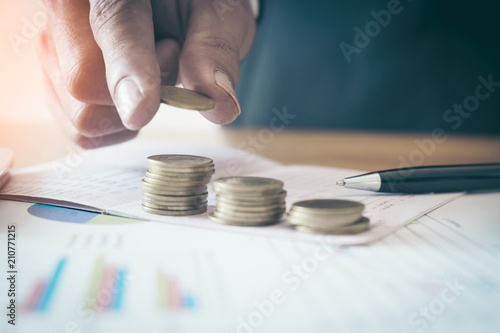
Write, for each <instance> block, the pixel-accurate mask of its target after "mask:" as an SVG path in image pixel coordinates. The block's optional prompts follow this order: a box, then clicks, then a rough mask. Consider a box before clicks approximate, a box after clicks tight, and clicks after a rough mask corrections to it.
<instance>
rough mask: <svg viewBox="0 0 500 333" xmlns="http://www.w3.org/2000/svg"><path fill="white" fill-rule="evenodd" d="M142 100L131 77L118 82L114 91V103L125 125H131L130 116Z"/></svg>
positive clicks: (139, 91) (128, 126)
mask: <svg viewBox="0 0 500 333" xmlns="http://www.w3.org/2000/svg"><path fill="white" fill-rule="evenodd" d="M141 100H142V93H141V90H140V89H139V87H138V86H137V84H136V83H135V82H134V80H132V79H123V80H121V81H120V83H118V86H117V87H116V93H115V104H116V108H117V109H118V113H119V114H120V118H121V120H122V122H123V124H124V125H125V127H127V128H130V127H133V124H130V118H131V117H132V115H133V113H134V111H135V110H136V109H137V107H138V106H139V103H141Z"/></svg>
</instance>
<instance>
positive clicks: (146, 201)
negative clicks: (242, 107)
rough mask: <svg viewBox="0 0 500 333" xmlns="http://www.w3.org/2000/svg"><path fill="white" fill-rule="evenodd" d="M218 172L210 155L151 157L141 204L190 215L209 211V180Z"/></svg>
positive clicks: (163, 212) (154, 210) (160, 211)
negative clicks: (208, 156)
mask: <svg viewBox="0 0 500 333" xmlns="http://www.w3.org/2000/svg"><path fill="white" fill-rule="evenodd" d="M214 172H215V168H214V163H213V161H212V160H211V159H210V158H207V157H201V156H191V155H155V156H150V157H148V171H146V176H145V177H144V179H143V180H142V208H143V209H144V210H145V211H147V212H149V213H153V214H160V215H170V216H187V215H195V214H201V213H204V212H206V211H207V197H208V191H207V184H208V183H209V182H210V178H211V177H212V175H213V174H214Z"/></svg>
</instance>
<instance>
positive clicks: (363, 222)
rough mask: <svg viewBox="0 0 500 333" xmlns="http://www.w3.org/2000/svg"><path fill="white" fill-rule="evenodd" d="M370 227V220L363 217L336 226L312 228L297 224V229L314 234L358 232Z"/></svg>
mask: <svg viewBox="0 0 500 333" xmlns="http://www.w3.org/2000/svg"><path fill="white" fill-rule="evenodd" d="M369 227H370V220H369V219H368V218H366V217H362V218H361V219H359V220H358V221H357V222H356V223H354V224H351V225H346V226H342V227H335V228H312V227H307V226H303V225H296V226H295V229H297V230H299V231H304V232H308V233H313V234H331V235H346V234H357V233H360V232H363V231H365V230H367V229H368V228H369Z"/></svg>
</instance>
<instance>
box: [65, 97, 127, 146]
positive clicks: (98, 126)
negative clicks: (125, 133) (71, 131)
mask: <svg viewBox="0 0 500 333" xmlns="http://www.w3.org/2000/svg"><path fill="white" fill-rule="evenodd" d="M112 109H113V107H111V106H103V105H88V104H87V105H84V106H82V107H81V108H80V109H79V110H78V111H77V112H76V114H75V117H74V119H73V125H74V126H75V128H76V130H77V131H78V132H79V133H81V134H82V135H84V136H86V137H90V138H99V137H104V136H106V135H108V134H111V133H115V132H118V131H120V130H122V129H123V126H117V125H116V124H115V119H111V118H110V117H108V115H109V114H113V110H112Z"/></svg>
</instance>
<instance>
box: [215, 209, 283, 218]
mask: <svg viewBox="0 0 500 333" xmlns="http://www.w3.org/2000/svg"><path fill="white" fill-rule="evenodd" d="M284 212H285V209H278V210H274V211H267V212H236V211H231V210H220V209H219V208H218V207H217V210H216V213H217V215H221V216H224V217H225V218H230V219H242V220H247V219H249V220H254V219H257V220H259V219H269V218H275V217H276V216H280V217H281V215H283V213H284Z"/></svg>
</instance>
